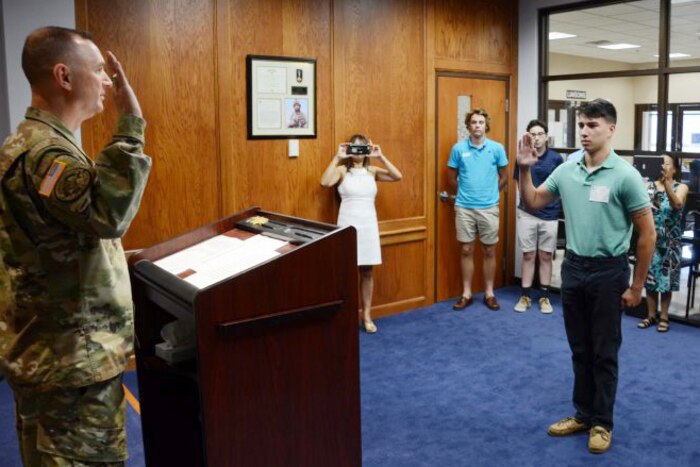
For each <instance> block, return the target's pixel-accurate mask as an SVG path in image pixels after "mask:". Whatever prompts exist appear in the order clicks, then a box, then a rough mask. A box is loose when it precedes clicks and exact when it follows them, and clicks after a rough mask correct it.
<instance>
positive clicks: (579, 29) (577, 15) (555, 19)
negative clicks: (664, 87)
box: [549, 0, 700, 66]
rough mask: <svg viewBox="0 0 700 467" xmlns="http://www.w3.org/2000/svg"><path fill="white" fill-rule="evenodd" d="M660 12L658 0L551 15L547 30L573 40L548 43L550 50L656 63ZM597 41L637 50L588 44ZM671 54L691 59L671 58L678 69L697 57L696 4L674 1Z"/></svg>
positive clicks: (699, 14) (699, 12)
mask: <svg viewBox="0 0 700 467" xmlns="http://www.w3.org/2000/svg"><path fill="white" fill-rule="evenodd" d="M659 11H660V1H659V0H641V1H634V2H628V3H619V4H615V5H608V6H601V7H596V8H587V9H584V10H579V11H573V12H565V13H555V14H552V15H550V17H549V30H550V31H556V32H564V33H569V34H575V35H576V37H571V38H568V39H557V40H551V41H549V50H550V52H555V53H561V54H568V55H577V56H583V57H592V58H598V59H604V60H612V61H619V62H624V63H629V64H640V63H653V62H656V61H657V60H658V59H657V58H656V57H654V55H657V54H658V53H659V52H658V50H659V14H660V13H659ZM601 40H607V41H610V42H612V43H620V42H624V43H627V44H636V45H639V46H641V47H639V48H636V49H626V50H608V49H601V48H599V47H597V46H596V45H594V44H589V42H593V41H601ZM671 53H686V54H689V55H690V57H685V58H677V59H671V61H672V63H673V64H674V65H676V66H679V65H682V61H683V60H698V59H700V0H672V4H671Z"/></svg>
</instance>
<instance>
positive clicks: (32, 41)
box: [22, 26, 92, 86]
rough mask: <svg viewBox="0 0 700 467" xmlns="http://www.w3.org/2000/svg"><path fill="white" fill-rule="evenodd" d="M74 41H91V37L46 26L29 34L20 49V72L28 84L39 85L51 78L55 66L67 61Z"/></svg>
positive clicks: (65, 29) (78, 32) (75, 31)
mask: <svg viewBox="0 0 700 467" xmlns="http://www.w3.org/2000/svg"><path fill="white" fill-rule="evenodd" d="M76 39H88V40H92V35H91V34H90V33H89V32H85V31H78V30H76V29H68V28H62V27H59V26H46V27H43V28H39V29H36V30H35V31H33V32H32V33H31V34H29V36H27V39H26V40H25V41H24V48H23V49H22V70H23V71H24V75H25V76H26V77H27V80H28V81H29V84H30V85H31V86H34V85H36V84H39V83H40V82H41V81H43V80H45V79H47V78H48V77H49V76H51V70H52V69H53V67H54V65H55V64H57V63H61V62H64V61H68V60H69V58H70V55H71V53H72V52H73V51H74V50H75V49H74V47H75V41H76Z"/></svg>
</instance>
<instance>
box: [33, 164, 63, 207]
mask: <svg viewBox="0 0 700 467" xmlns="http://www.w3.org/2000/svg"><path fill="white" fill-rule="evenodd" d="M64 170H66V163H65V162H61V161H53V163H52V164H51V167H49V170H48V171H47V172H46V175H44V179H43V180H42V181H41V185H40V186H39V194H40V195H41V196H45V197H47V198H48V197H49V196H51V193H53V189H54V188H55V187H56V182H58V179H59V178H61V174H63V171H64Z"/></svg>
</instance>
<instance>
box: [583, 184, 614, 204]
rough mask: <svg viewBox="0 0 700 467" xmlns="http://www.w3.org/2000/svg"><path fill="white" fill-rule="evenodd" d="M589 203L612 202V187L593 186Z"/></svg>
mask: <svg viewBox="0 0 700 467" xmlns="http://www.w3.org/2000/svg"><path fill="white" fill-rule="evenodd" d="M588 201H593V202H594V203H607V202H609V201H610V187H607V186H602V185H592V186H591V197H590V198H588Z"/></svg>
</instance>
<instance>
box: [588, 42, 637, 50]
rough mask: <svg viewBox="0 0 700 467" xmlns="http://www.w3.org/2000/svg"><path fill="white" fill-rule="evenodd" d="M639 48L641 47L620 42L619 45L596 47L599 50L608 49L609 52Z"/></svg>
mask: <svg viewBox="0 0 700 467" xmlns="http://www.w3.org/2000/svg"><path fill="white" fill-rule="evenodd" d="M639 47H641V45H635V44H625V43H624V42H621V43H619V44H608V45H599V46H598V48H600V49H609V50H623V49H638V48H639Z"/></svg>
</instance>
